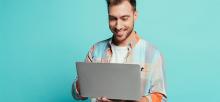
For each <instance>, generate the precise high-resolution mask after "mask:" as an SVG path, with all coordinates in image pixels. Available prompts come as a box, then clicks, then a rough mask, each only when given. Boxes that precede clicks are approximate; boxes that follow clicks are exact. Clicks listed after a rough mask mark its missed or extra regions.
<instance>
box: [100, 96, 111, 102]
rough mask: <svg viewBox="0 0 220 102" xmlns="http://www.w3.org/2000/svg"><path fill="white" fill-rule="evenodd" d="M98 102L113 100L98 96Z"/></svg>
mask: <svg viewBox="0 0 220 102" xmlns="http://www.w3.org/2000/svg"><path fill="white" fill-rule="evenodd" d="M96 100H97V102H113V101H111V100H109V99H108V98H106V97H98V98H96Z"/></svg>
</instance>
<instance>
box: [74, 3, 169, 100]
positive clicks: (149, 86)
mask: <svg viewBox="0 0 220 102" xmlns="http://www.w3.org/2000/svg"><path fill="white" fill-rule="evenodd" d="M107 4H108V14H109V28H110V30H111V32H112V33H113V36H112V37H111V38H109V39H106V40H103V41H100V42H98V43H96V44H94V45H93V46H92V47H91V49H90V50H89V52H88V55H87V56H86V62H92V63H93V62H99V63H133V64H139V65H140V66H141V67H143V70H142V71H141V85H142V87H141V89H142V91H143V92H144V94H145V96H142V97H141V98H140V100H139V102H166V101H167V95H166V90H165V78H164V69H163V60H162V55H161V54H160V52H159V51H158V50H157V49H156V48H154V47H153V46H152V45H151V44H150V43H148V42H147V41H145V40H143V39H140V37H139V36H138V34H137V33H136V32H135V31H134V22H135V21H136V19H137V17H138V15H137V11H136V1H135V0H107ZM74 84H75V85H73V86H74V87H73V92H74V93H75V96H76V97H77V98H78V99H84V98H83V97H81V96H79V91H80V90H79V85H78V81H76V83H74ZM75 86H76V87H75ZM92 101H98V102H111V101H113V100H109V99H108V98H107V97H99V98H96V99H92ZM121 101H123V100H121Z"/></svg>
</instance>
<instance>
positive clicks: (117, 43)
mask: <svg viewBox="0 0 220 102" xmlns="http://www.w3.org/2000/svg"><path fill="white" fill-rule="evenodd" d="M134 35H135V31H134V30H133V31H132V32H131V34H130V35H129V36H128V37H127V38H126V39H125V40H123V41H122V42H116V41H114V40H113V43H114V44H115V45H117V46H127V45H128V43H129V42H130V41H131V40H132V39H133V37H134Z"/></svg>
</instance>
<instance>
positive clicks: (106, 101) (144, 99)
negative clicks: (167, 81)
mask: <svg viewBox="0 0 220 102" xmlns="http://www.w3.org/2000/svg"><path fill="white" fill-rule="evenodd" d="M97 102H149V100H148V99H147V97H144V96H143V97H141V98H140V100H139V101H128V100H112V99H111V100H110V99H108V98H106V97H99V98H97Z"/></svg>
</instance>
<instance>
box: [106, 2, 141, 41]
mask: <svg viewBox="0 0 220 102" xmlns="http://www.w3.org/2000/svg"><path fill="white" fill-rule="evenodd" d="M136 19H137V13H136V11H134V10H133V7H132V5H131V4H130V3H129V2H128V1H123V2H122V3H120V4H118V5H112V6H110V7H109V28H110V30H111V32H112V33H113V34H114V41H116V42H118V43H120V42H123V41H125V40H126V39H127V38H128V37H129V35H130V34H131V33H132V31H133V28H134V21H135V20H136Z"/></svg>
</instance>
